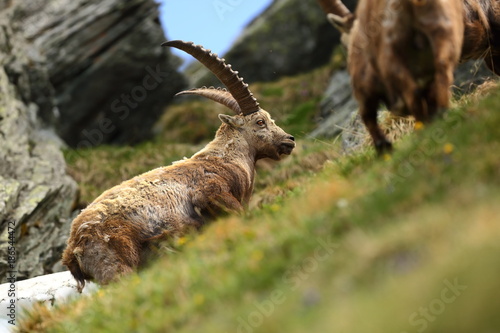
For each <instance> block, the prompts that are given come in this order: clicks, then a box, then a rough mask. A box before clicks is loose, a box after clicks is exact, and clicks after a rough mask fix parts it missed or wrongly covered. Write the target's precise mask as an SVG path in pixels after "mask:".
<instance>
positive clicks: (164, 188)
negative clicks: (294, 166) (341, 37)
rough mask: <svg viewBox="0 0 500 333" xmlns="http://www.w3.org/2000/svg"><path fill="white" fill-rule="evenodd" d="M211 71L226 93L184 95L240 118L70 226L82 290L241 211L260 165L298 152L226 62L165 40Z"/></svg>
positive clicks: (74, 269)
mask: <svg viewBox="0 0 500 333" xmlns="http://www.w3.org/2000/svg"><path fill="white" fill-rule="evenodd" d="M163 45H165V46H172V47H176V48H179V49H182V50H184V51H186V52H187V53H189V54H191V55H192V56H194V57H195V58H197V59H198V60H199V61H200V62H201V63H203V64H204V65H205V66H206V67H207V68H208V69H210V70H211V71H212V72H213V73H214V74H215V75H216V76H217V77H218V78H219V79H220V80H221V82H222V83H223V84H225V85H226V87H227V88H228V90H225V89H214V88H201V89H193V90H189V91H184V92H181V93H180V94H195V95H200V96H204V97H207V98H210V99H212V100H214V101H216V102H219V103H221V104H223V105H225V106H227V107H228V108H230V109H231V110H233V111H234V112H236V113H237V115H235V116H229V115H219V118H220V120H221V121H222V125H221V127H220V128H219V129H218V131H217V133H216V135H215V139H214V140H213V141H211V142H210V143H209V144H207V146H206V147H205V148H204V149H202V150H201V151H199V152H197V153H196V154H194V155H193V156H192V157H191V158H190V159H185V160H182V161H179V162H176V163H174V164H173V165H171V166H167V167H161V168H158V169H155V170H152V171H149V172H146V173H144V174H142V175H140V176H137V177H135V178H133V179H130V180H128V181H125V182H123V183H122V184H120V185H118V186H115V187H113V188H111V189H109V190H107V191H105V192H104V193H103V194H102V195H100V196H99V197H98V198H97V199H95V200H94V202H92V203H91V204H90V205H89V206H88V207H87V208H86V209H84V210H83V211H82V212H81V213H80V215H78V217H77V218H76V219H75V220H74V221H73V224H72V226H71V235H70V238H69V240H68V246H67V248H66V250H65V251H64V254H63V264H64V265H66V266H67V267H68V268H69V270H70V271H71V273H72V274H73V276H74V277H75V279H76V280H77V282H78V288H79V290H80V291H81V290H82V288H83V287H84V286H85V280H95V281H97V282H98V283H100V284H107V283H109V282H111V281H114V280H116V279H117V278H118V277H119V276H121V275H123V274H127V273H130V272H132V271H134V270H135V269H136V268H137V267H138V266H140V265H141V264H142V263H144V261H145V260H146V258H147V257H148V249H149V248H150V246H151V245H152V244H154V243H155V242H156V241H157V240H158V239H163V238H165V237H169V236H172V235H179V234H182V233H184V232H186V231H187V230H189V229H190V228H195V229H197V228H200V227H201V226H202V225H204V224H205V223H206V222H207V221H210V220H211V219H213V218H214V217H216V216H218V215H219V214H220V213H222V212H224V211H225V212H241V211H242V210H243V209H244V207H245V206H246V205H247V203H248V201H249V199H250V196H251V194H252V191H253V185H254V173H255V163H256V161H257V160H258V159H261V158H271V159H274V160H279V159H280V157H281V156H282V155H283V154H286V155H288V154H290V153H291V152H292V150H293V148H294V147H295V143H294V138H293V136H291V135H290V134H287V133H285V131H283V130H282V129H281V128H280V127H278V126H277V125H276V124H275V123H274V121H273V119H272V118H271V115H270V114H269V113H268V112H267V111H265V110H263V109H261V108H260V107H259V103H257V101H256V99H255V98H254V97H253V95H252V93H251V92H250V90H249V89H248V85H247V84H245V83H244V82H243V80H242V79H241V78H239V77H238V75H237V72H235V71H233V70H232V69H231V66H230V65H226V64H225V63H224V60H223V59H220V58H218V57H217V55H215V54H213V53H211V52H210V51H209V50H205V49H204V48H202V47H201V46H197V45H194V44H192V43H187V42H182V41H171V42H166V43H164V44H163Z"/></svg>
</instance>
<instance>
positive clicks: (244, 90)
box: [161, 40, 260, 115]
mask: <svg viewBox="0 0 500 333" xmlns="http://www.w3.org/2000/svg"><path fill="white" fill-rule="evenodd" d="M161 46H171V47H175V48H178V49H179V50H182V51H184V52H186V53H188V54H190V55H192V56H193V57H194V58H196V59H197V60H198V61H199V62H201V63H202V64H203V65H204V66H205V67H207V68H208V69H209V70H210V71H211V72H212V73H214V75H215V76H216V77H217V78H218V79H219V80H220V81H221V82H222V83H223V84H224V85H225V86H226V87H227V89H228V90H229V92H230V93H231V95H232V96H233V98H234V99H235V100H236V102H237V103H238V105H239V107H240V110H241V113H242V114H243V115H248V114H251V113H254V112H257V111H259V110H260V108H259V103H258V102H257V100H256V99H255V97H253V94H252V93H251V92H250V89H248V84H246V83H245V82H243V79H242V78H240V77H239V76H238V72H236V71H233V70H232V69H231V65H226V63H225V61H224V59H221V58H219V57H218V56H217V54H215V53H212V52H211V51H210V50H207V49H205V48H203V46H201V45H195V44H194V43H193V42H184V41H181V40H174V41H169V42H165V43H163V44H161Z"/></svg>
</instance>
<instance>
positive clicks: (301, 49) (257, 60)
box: [188, 0, 356, 87]
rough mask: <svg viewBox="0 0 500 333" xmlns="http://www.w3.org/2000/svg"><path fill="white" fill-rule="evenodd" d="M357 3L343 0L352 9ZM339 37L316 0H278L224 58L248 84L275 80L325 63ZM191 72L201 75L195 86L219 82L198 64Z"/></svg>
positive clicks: (247, 28)
mask: <svg viewBox="0 0 500 333" xmlns="http://www.w3.org/2000/svg"><path fill="white" fill-rule="evenodd" d="M355 2H356V1H354V0H346V1H344V3H346V4H347V5H348V6H350V7H351V8H352V7H353V6H354V4H355ZM339 38H340V35H339V33H338V32H337V30H336V29H334V28H333V27H332V26H331V25H330V23H329V22H328V21H327V19H326V14H325V13H324V12H323V11H322V9H321V7H320V6H319V4H318V3H317V2H316V1H302V0H275V1H274V2H273V3H272V5H271V6H270V7H269V8H267V9H266V10H265V11H264V12H263V13H262V14H261V15H259V16H257V17H256V18H255V19H254V20H253V21H252V22H250V24H248V26H247V27H246V28H245V30H244V31H243V33H242V34H241V35H240V37H239V38H238V39H237V40H236V42H235V43H234V44H233V45H232V47H231V48H230V50H229V51H228V52H227V53H226V54H225V55H224V58H225V59H227V60H228V62H229V63H231V64H232V65H233V67H234V68H236V69H238V70H240V71H242V73H243V74H244V75H243V76H244V79H245V82H247V83H251V82H255V81H274V80H277V79H278V78H281V77H283V76H288V75H294V74H298V73H301V72H306V71H308V70H311V69H313V68H317V67H319V66H321V65H324V64H326V63H327V62H328V61H329V60H330V57H331V53H332V50H333V49H334V47H335V46H336V45H338V43H339ZM206 47H209V45H206ZM188 72H189V73H190V74H192V75H193V76H194V77H199V79H197V80H196V81H194V82H193V83H192V85H193V86H195V87H197V86H203V85H207V86H209V85H215V86H216V85H218V84H219V83H218V82H216V80H214V79H213V77H212V76H209V75H206V70H204V69H201V67H200V66H199V65H197V64H196V65H192V66H190V68H188Z"/></svg>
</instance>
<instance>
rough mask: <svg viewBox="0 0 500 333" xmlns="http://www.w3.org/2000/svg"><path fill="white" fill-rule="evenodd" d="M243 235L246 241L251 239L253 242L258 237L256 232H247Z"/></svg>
mask: <svg viewBox="0 0 500 333" xmlns="http://www.w3.org/2000/svg"><path fill="white" fill-rule="evenodd" d="M243 235H244V236H245V238H246V239H249V240H252V239H254V238H255V237H256V236H257V235H256V234H255V231H253V230H245V231H244V232H243Z"/></svg>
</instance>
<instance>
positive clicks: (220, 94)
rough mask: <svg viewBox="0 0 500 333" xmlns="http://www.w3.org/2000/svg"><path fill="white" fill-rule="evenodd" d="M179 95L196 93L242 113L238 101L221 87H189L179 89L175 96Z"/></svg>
mask: <svg viewBox="0 0 500 333" xmlns="http://www.w3.org/2000/svg"><path fill="white" fill-rule="evenodd" d="M180 95H198V96H203V97H206V98H208V99H211V100H212V101H215V102H217V103H220V104H222V105H224V106H226V107H228V108H230V109H231V110H233V111H234V112H236V113H242V112H241V108H240V106H239V105H238V102H237V101H236V100H235V99H234V97H233V95H231V93H230V92H229V91H227V90H226V89H221V88H217V89H216V88H214V87H210V88H207V87H203V88H195V89H190V90H185V91H181V92H179V93H177V94H175V96H180Z"/></svg>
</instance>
